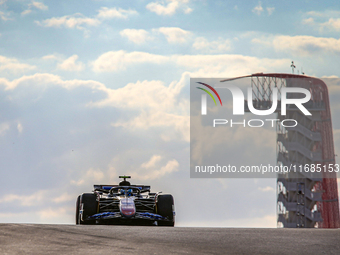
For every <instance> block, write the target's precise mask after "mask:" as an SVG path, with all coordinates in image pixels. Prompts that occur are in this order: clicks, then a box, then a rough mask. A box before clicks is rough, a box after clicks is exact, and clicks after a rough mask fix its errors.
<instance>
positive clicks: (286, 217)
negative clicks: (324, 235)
mask: <svg viewBox="0 0 340 255" xmlns="http://www.w3.org/2000/svg"><path fill="white" fill-rule="evenodd" d="M243 77H250V78H251V87H252V92H253V95H252V99H253V105H254V107H255V108H257V109H263V110H265V109H270V107H271V104H272V99H271V97H272V89H273V88H277V89H278V92H279V96H278V98H281V93H280V92H281V89H282V88H283V87H300V88H305V89H307V90H309V91H310V93H311V99H310V101H309V102H308V103H305V104H304V106H305V108H306V109H307V110H308V111H309V112H310V113H311V114H312V115H311V116H305V115H304V114H303V113H302V112H301V111H300V110H299V109H298V108H297V107H295V105H287V112H286V115H284V116H283V115H281V111H280V107H279V106H280V104H279V103H278V108H277V110H276V112H277V119H279V120H280V121H282V120H283V119H294V120H296V121H297V123H298V124H297V125H296V126H295V127H283V126H282V125H281V124H280V123H279V122H277V126H276V131H277V141H276V152H277V164H278V165H284V166H291V165H292V166H293V167H296V168H297V169H298V170H299V168H300V167H302V171H301V172H300V171H297V172H289V173H286V174H279V175H278V176H277V214H278V215H277V223H278V227H284V228H315V227H317V228H339V227H340V219H339V200H338V187H337V176H336V173H335V172H329V171H328V169H329V167H330V166H334V164H335V153H334V141H333V130H332V119H331V111H330V103H329V95H328V89H327V86H326V84H325V83H324V82H323V81H322V80H320V79H317V78H313V77H308V76H305V75H294V74H280V73H269V74H263V73H257V74H253V75H249V76H243ZM243 77H238V78H243ZM234 79H237V78H234ZM230 80H233V79H228V80H223V81H230ZM299 96H301V94H299V93H290V94H288V95H287V97H290V98H299ZM246 105H247V102H245V106H246ZM287 126H288V125H287ZM292 126H293V125H292ZM313 166H314V167H319V169H321V172H317V171H314V169H310V168H311V167H313ZM305 167H307V168H308V169H305ZM324 169H326V170H327V171H326V172H325V171H324ZM306 170H307V171H306Z"/></svg>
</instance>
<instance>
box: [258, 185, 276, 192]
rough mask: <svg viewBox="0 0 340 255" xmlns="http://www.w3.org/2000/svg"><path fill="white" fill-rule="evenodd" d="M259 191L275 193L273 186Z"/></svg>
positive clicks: (260, 188)
mask: <svg viewBox="0 0 340 255" xmlns="http://www.w3.org/2000/svg"><path fill="white" fill-rule="evenodd" d="M258 190H260V191H263V192H275V189H274V188H273V187H271V186H267V187H264V188H262V187H259V188H258Z"/></svg>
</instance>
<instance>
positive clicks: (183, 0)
mask: <svg viewBox="0 0 340 255" xmlns="http://www.w3.org/2000/svg"><path fill="white" fill-rule="evenodd" d="M187 3H189V0H167V4H166V3H165V2H164V1H162V2H161V1H157V2H151V3H149V4H148V5H147V6H146V9H148V10H149V11H151V12H154V13H156V14H157V15H168V16H171V15H173V14H175V13H176V12H177V10H178V9H183V11H184V13H185V14H189V13H191V12H192V9H191V8H189V7H188V6H186V4H187Z"/></svg>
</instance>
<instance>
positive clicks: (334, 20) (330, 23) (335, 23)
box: [302, 10, 340, 32]
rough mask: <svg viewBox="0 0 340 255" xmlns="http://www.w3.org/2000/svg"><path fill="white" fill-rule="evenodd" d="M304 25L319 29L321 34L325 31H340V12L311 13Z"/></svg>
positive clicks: (303, 21)
mask: <svg viewBox="0 0 340 255" xmlns="http://www.w3.org/2000/svg"><path fill="white" fill-rule="evenodd" d="M306 16H307V17H308V16H309V17H308V18H305V19H303V20H302V24H306V25H309V26H311V27H314V28H316V29H318V30H319V31H320V32H324V31H336V32H337V31H340V18H339V16H340V11H335V10H327V11H323V12H317V11H311V12H307V13H306Z"/></svg>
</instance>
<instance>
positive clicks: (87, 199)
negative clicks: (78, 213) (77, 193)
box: [79, 193, 98, 224]
mask: <svg viewBox="0 0 340 255" xmlns="http://www.w3.org/2000/svg"><path fill="white" fill-rule="evenodd" d="M80 205H81V206H82V209H83V213H82V217H79V223H80V224H94V223H95V222H96V220H88V219H87V218H88V217H89V216H92V215H94V214H96V213H97V212H98V201H97V195H96V194H93V193H84V194H83V195H81V197H80Z"/></svg>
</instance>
